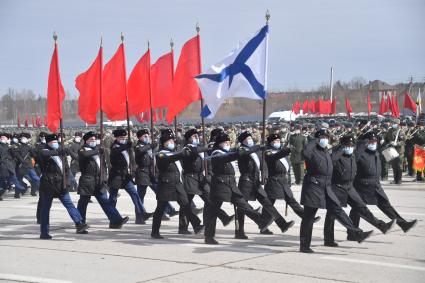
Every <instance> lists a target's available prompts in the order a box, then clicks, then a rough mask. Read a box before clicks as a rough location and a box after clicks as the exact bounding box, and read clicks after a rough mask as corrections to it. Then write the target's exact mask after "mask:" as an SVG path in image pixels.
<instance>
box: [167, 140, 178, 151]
mask: <svg viewBox="0 0 425 283" xmlns="http://www.w3.org/2000/svg"><path fill="white" fill-rule="evenodd" d="M175 147H176V146H175V144H174V143H171V142H170V143H169V144H167V149H169V150H174V148H175Z"/></svg>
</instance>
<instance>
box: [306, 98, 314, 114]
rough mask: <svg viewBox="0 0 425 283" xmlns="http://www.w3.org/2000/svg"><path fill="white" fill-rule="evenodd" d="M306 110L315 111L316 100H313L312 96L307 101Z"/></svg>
mask: <svg viewBox="0 0 425 283" xmlns="http://www.w3.org/2000/svg"><path fill="white" fill-rule="evenodd" d="M308 111H309V112H310V113H313V114H314V113H316V102H315V101H314V98H312V99H311V100H310V101H309V102H308Z"/></svg>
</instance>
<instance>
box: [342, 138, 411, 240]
mask: <svg viewBox="0 0 425 283" xmlns="http://www.w3.org/2000/svg"><path fill="white" fill-rule="evenodd" d="M364 138H365V140H366V142H365V143H360V144H359V145H358V146H357V151H356V163H357V173H356V177H355V179H354V183H353V184H354V188H355V189H356V190H357V192H358V193H359V195H360V197H361V198H362V199H363V201H364V202H365V203H366V204H368V205H377V206H378V208H379V209H380V210H381V211H382V212H384V213H385V215H387V216H388V217H389V218H390V219H395V220H396V223H397V225H398V226H400V228H401V229H402V230H403V231H404V232H405V233H406V232H408V231H409V230H410V229H411V228H412V227H413V226H415V224H416V222H417V220H413V221H406V220H405V219H403V218H402V217H401V216H400V214H398V212H397V211H396V210H395V208H394V207H393V206H392V205H391V203H390V201H389V199H388V197H387V195H386V194H385V192H384V190H383V189H382V187H381V182H380V181H379V173H380V172H381V161H380V156H379V153H378V152H377V142H378V139H377V136H376V134H375V133H373V132H368V133H367V134H365V136H364ZM350 218H351V220H352V221H353V223H354V225H355V226H356V227H358V226H359V223H360V215H359V213H358V212H357V211H356V210H355V209H351V211H350ZM347 239H348V240H353V239H354V237H353V235H350V233H349V235H348V237H347Z"/></svg>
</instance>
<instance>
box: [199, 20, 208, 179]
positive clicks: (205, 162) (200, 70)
mask: <svg viewBox="0 0 425 283" xmlns="http://www.w3.org/2000/svg"><path fill="white" fill-rule="evenodd" d="M200 31H201V28H200V27H199V23H196V42H197V45H198V62H199V70H198V74H200V73H201V72H202V66H201V63H202V61H201V40H200V37H199V32H200ZM200 92H201V90H199V94H200V96H201V112H202V109H203V108H204V98H203V97H202V95H201V93H200ZM201 125H202V143H203V145H204V146H205V145H206V143H207V140H206V137H205V119H204V116H202V115H201ZM204 169H205V176H207V175H208V163H207V161H206V160H204Z"/></svg>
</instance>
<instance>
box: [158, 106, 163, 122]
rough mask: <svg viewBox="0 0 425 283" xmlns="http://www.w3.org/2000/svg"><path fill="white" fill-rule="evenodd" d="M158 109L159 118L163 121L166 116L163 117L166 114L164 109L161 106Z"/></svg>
mask: <svg viewBox="0 0 425 283" xmlns="http://www.w3.org/2000/svg"><path fill="white" fill-rule="evenodd" d="M158 110H159V115H158V119H159V120H160V121H162V120H163V119H164V117H163V115H164V109H162V108H159V109H158Z"/></svg>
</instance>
